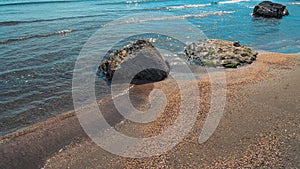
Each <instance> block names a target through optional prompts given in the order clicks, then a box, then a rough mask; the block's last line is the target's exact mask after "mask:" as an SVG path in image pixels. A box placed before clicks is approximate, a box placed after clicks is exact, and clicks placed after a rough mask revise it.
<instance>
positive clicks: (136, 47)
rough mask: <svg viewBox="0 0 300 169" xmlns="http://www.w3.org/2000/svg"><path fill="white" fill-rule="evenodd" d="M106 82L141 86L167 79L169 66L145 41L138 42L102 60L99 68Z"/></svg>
mask: <svg viewBox="0 0 300 169" xmlns="http://www.w3.org/2000/svg"><path fill="white" fill-rule="evenodd" d="M98 69H99V71H100V72H102V73H103V74H104V75H105V77H106V79H107V80H108V81H112V79H113V77H114V75H115V73H117V77H114V81H116V82H120V83H122V82H130V83H132V84H142V83H149V82H156V81H161V80H164V79H165V78H167V76H168V73H169V65H168V64H167V62H166V61H165V60H164V58H163V57H162V56H161V54H160V53H159V51H158V50H157V49H156V48H155V47H154V46H153V45H152V44H151V43H150V42H149V41H147V40H142V39H140V40H138V41H136V42H135V43H133V44H132V45H129V46H127V47H124V48H123V49H121V50H116V51H114V52H113V53H112V56H110V57H108V58H107V59H105V60H103V61H102V62H101V63H100V65H99V67H98Z"/></svg>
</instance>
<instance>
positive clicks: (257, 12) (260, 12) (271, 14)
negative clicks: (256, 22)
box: [253, 1, 289, 18]
mask: <svg viewBox="0 0 300 169" xmlns="http://www.w3.org/2000/svg"><path fill="white" fill-rule="evenodd" d="M286 15H289V12H288V10H287V9H286V6H284V5H281V4H278V3H273V2H270V1H263V2H261V3H260V4H258V5H256V6H255V7H254V10H253V16H261V17H266V18H282V17H283V16H286Z"/></svg>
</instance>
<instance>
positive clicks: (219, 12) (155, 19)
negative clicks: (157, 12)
mask: <svg viewBox="0 0 300 169" xmlns="http://www.w3.org/2000/svg"><path fill="white" fill-rule="evenodd" d="M234 13H235V11H216V12H208V13H201V14H196V15H190V14H187V15H179V16H169V17H161V18H149V19H140V20H129V21H125V22H118V23H111V24H106V25H104V27H107V26H118V25H124V24H135V23H144V22H151V21H164V20H176V19H188V18H204V17H208V16H217V15H219V16H221V15H226V14H234Z"/></svg>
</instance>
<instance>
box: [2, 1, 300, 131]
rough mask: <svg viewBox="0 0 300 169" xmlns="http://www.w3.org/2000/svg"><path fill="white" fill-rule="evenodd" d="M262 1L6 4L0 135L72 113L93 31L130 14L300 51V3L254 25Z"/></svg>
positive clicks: (102, 87) (102, 91)
mask: <svg viewBox="0 0 300 169" xmlns="http://www.w3.org/2000/svg"><path fill="white" fill-rule="evenodd" d="M215 2H218V3H215ZM260 2H261V1H258V0H250V1H237V0H233V1H222V0H219V1H218V0H216V1H211V0H189V1H186V0H65V1H63V0H1V1H0V16H1V17H0V135H4V134H7V133H10V132H13V131H15V130H17V129H20V128H22V127H26V126H28V125H30V124H33V123H35V122H37V121H41V120H43V119H45V118H48V117H51V116H53V115H56V114H59V113H62V112H65V111H69V110H72V109H73V104H72V72H73V68H74V64H75V61H76V59H77V57H78V55H79V53H80V50H81V49H82V47H83V45H84V44H85V42H87V40H88V39H89V37H90V36H91V35H93V33H95V32H96V31H97V30H99V29H101V27H103V26H104V25H105V24H108V23H110V22H111V21H114V20H116V19H118V18H120V17H122V16H126V15H128V14H139V13H143V12H145V11H152V12H167V13H170V14H172V15H175V16H177V17H174V18H173V19H174V20H176V19H178V20H182V19H186V20H188V21H189V22H191V23H192V24H194V25H195V26H196V27H198V28H199V29H201V30H202V31H203V32H204V33H205V34H206V36H207V37H208V38H211V39H224V40H230V41H240V42H241V43H242V44H244V45H248V46H250V47H252V48H254V49H259V50H267V51H274V52H282V53H297V52H299V51H300V50H299V49H300V33H299V28H300V1H299V0H281V1H280V0H278V1H274V2H278V3H282V4H285V5H286V6H287V9H288V10H289V12H290V15H289V16H287V17H284V18H282V19H280V20H279V19H254V18H253V17H252V16H251V13H252V11H253V7H254V6H255V5H256V4H258V3H260ZM161 19H162V20H163V19H164V18H161ZM166 19H167V18H166ZM168 19H170V18H168ZM114 26H116V27H117V26H118V25H114ZM166 26H168V25H166ZM114 30H116V31H117V32H116V34H117V33H118V29H117V28H115V29H114ZM157 41H159V38H158V39H157ZM96 84H97V85H96V88H97V91H98V92H97V98H102V97H105V96H107V94H108V93H109V86H107V85H106V83H105V82H104V81H103V80H101V79H100V80H96Z"/></svg>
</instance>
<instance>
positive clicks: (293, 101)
mask: <svg viewBox="0 0 300 169" xmlns="http://www.w3.org/2000/svg"><path fill="white" fill-rule="evenodd" d="M261 53H262V54H260V55H259V56H258V58H257V61H255V62H254V63H253V64H251V65H249V66H246V67H241V68H238V69H227V70H226V80H227V100H226V107H225V113H224V116H223V117H222V119H221V122H220V124H219V126H218V128H217V130H216V131H215V133H214V134H213V135H212V137H211V138H210V139H209V140H208V141H207V142H205V143H204V144H199V143H198V140H197V139H198V136H199V134H200V132H201V128H202V127H203V124H204V121H205V119H206V116H207V112H208V110H209V108H210V99H211V94H210V93H211V86H210V81H209V78H208V77H207V75H206V76H205V75H201V78H199V80H198V81H197V82H196V83H195V84H194V85H198V88H199V93H201V100H200V104H201V109H200V111H199V114H198V117H197V121H196V123H195V125H194V126H193V128H192V131H191V132H190V133H189V134H188V136H187V137H186V138H185V139H184V140H183V141H182V142H181V143H179V144H178V145H177V146H176V147H175V148H174V149H172V150H170V151H168V152H167V153H165V154H163V155H159V156H154V157H150V158H142V159H130V158H123V157H119V156H116V155H113V154H111V153H109V152H107V151H105V150H103V149H101V148H100V147H99V146H97V145H96V144H95V143H93V142H92V141H91V140H90V139H89V138H88V137H87V135H86V134H85V133H84V131H83V129H82V128H81V126H80V124H79V122H78V119H77V118H76V115H75V114H74V113H73V112H68V113H65V114H62V115H59V116H56V117H54V118H51V119H48V120H46V121H44V122H41V123H37V124H35V125H33V126H30V127H28V128H26V129H23V130H21V131H17V132H15V133H12V134H9V135H6V136H4V137H2V138H1V147H0V153H1V156H0V161H1V166H0V168H150V167H152V168H203V167H205V168H220V167H224V168H228V167H231V168H236V167H252V168H255V167H272V168H278V167H287V168H292V167H294V168H297V167H300V163H299V161H300V153H299V152H300V143H299V142H300V135H299V133H300V107H299V105H300V90H299V87H298V85H299V84H300V79H299V75H300V66H299V63H300V62H299V61H300V59H299V57H295V56H294V55H283V54H275V53H273V54H269V53H263V52H261ZM200 69H201V68H199V70H197V68H195V70H194V71H195V72H197V71H199V72H200V71H203V70H200ZM191 85H193V84H191ZM153 88H161V89H163V91H164V92H165V93H166V94H167V98H168V105H167V106H166V109H165V111H164V113H163V114H162V115H161V116H160V117H159V118H158V119H157V120H156V121H154V122H152V123H149V124H146V125H139V124H135V123H132V122H130V121H128V120H125V121H124V119H123V117H122V116H120V115H119V114H118V113H117V111H116V109H115V108H114V107H113V106H112V101H111V99H110V98H106V99H103V100H101V101H99V105H100V106H99V107H100V109H101V111H102V112H104V116H105V118H106V119H107V120H108V121H109V123H110V124H111V125H114V126H115V128H116V129H117V130H119V131H121V132H123V133H124V134H127V135H132V136H146V137H150V136H154V135H157V134H159V133H161V132H163V131H164V129H165V128H168V127H169V126H171V125H172V124H173V122H174V120H175V119H176V117H177V115H178V109H179V103H178V102H179V100H178V99H179V96H178V87H177V86H176V83H174V81H173V80H172V79H168V80H165V81H163V82H158V83H154V84H146V85H139V86H136V87H134V88H132V90H131V91H130V97H131V100H132V101H133V104H134V105H135V106H136V107H137V108H139V109H141V110H143V109H146V108H148V107H149V104H148V100H147V96H148V94H149V93H150V92H151V90H152V89H153ZM186 90H187V92H188V90H189V89H188V88H186ZM190 104H191V105H187V106H192V104H193V103H190ZM121 121H122V123H119V122H121ZM141 146H143V145H141ZM145 148H147V147H145Z"/></svg>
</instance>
